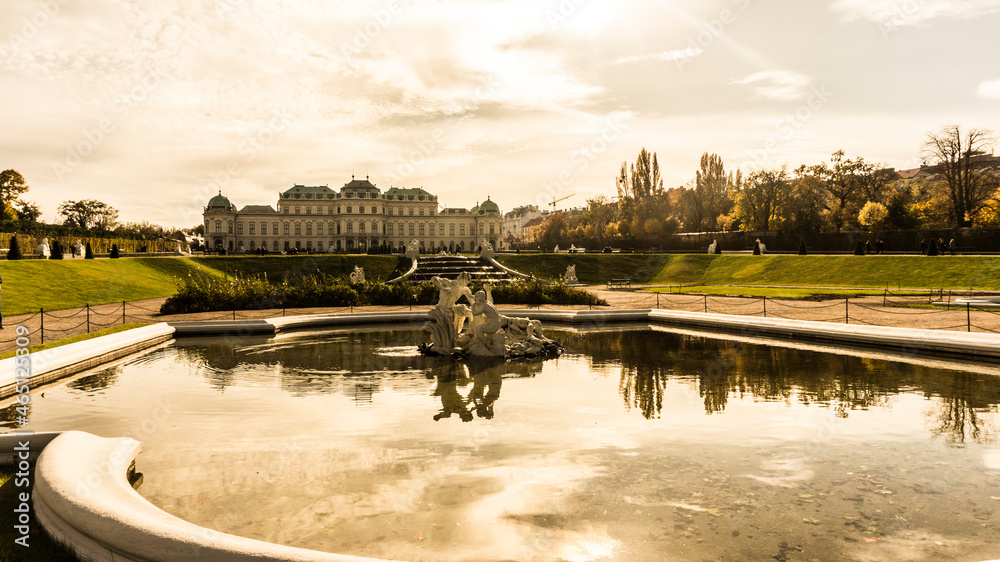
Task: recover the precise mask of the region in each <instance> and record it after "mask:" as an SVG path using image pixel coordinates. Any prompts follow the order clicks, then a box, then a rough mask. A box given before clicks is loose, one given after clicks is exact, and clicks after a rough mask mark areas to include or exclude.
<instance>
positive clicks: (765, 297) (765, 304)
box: [764, 295, 767, 318]
mask: <svg viewBox="0 0 1000 562" xmlns="http://www.w3.org/2000/svg"><path fill="white" fill-rule="evenodd" d="M764 318H767V296H766V295H765V296H764Z"/></svg>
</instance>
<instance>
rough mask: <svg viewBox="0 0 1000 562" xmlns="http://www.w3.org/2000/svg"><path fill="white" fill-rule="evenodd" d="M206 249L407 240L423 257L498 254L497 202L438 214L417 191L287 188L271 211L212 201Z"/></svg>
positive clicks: (355, 246) (320, 247) (394, 245)
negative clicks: (482, 250)
mask: <svg viewBox="0 0 1000 562" xmlns="http://www.w3.org/2000/svg"><path fill="white" fill-rule="evenodd" d="M204 217H205V244H206V245H208V246H210V247H212V248H213V249H215V250H219V249H225V250H227V251H229V252H237V253H241V252H248V253H252V252H255V251H257V250H259V249H266V250H267V251H268V252H283V251H285V252H287V251H289V250H291V249H293V248H295V249H296V250H297V251H308V252H348V253H364V252H369V251H379V250H383V249H384V250H385V251H403V250H405V248H406V246H407V244H409V243H410V242H411V241H412V240H417V241H419V243H420V249H421V251H422V252H429V253H430V252H433V253H436V252H438V251H441V250H447V251H450V252H456V251H474V250H476V249H477V248H478V247H479V246H480V245H481V244H482V242H483V241H487V242H489V243H490V244H491V245H492V246H493V247H494V248H499V246H498V243H499V242H500V239H501V229H502V226H503V217H502V216H501V215H500V208H499V207H498V206H497V204H496V203H494V202H493V201H490V199H489V198H488V197H487V199H486V201H485V202H483V203H482V204H481V205H477V206H475V207H473V208H472V209H469V210H466V209H452V208H441V207H439V204H438V198H437V196H436V195H431V194H430V193H428V192H426V191H424V190H423V189H406V188H401V187H391V188H389V189H388V190H386V191H385V192H384V193H383V192H382V191H381V190H379V188H377V187H375V184H373V183H371V182H370V181H369V180H368V178H365V179H364V180H358V179H354V178H353V176H352V178H351V181H350V182H348V183H347V184H345V185H344V187H342V188H340V190H339V191H337V190H333V189H330V188H329V187H327V186H325V185H321V186H306V185H294V186H292V187H291V188H289V189H287V190H285V191H283V192H281V193H279V194H278V204H277V208H274V207H271V206H270V205H246V206H244V207H243V208H242V209H239V210H237V208H236V206H235V205H233V203H232V202H231V201H230V200H229V198H227V197H225V196H223V195H222V192H221V191H220V192H219V194H218V195H216V196H215V197H212V198H211V199H210V200H209V202H208V206H206V207H205V213H204Z"/></svg>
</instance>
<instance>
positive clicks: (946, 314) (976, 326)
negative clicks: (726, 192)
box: [0, 286, 1000, 353]
mask: <svg viewBox="0 0 1000 562" xmlns="http://www.w3.org/2000/svg"><path fill="white" fill-rule="evenodd" d="M640 288H641V287H639V288H632V289H605V288H603V287H596V286H595V287H587V288H586V290H587V291H590V292H591V293H594V294H595V295H597V296H599V297H601V298H603V299H605V300H606V301H608V304H609V305H610V306H611V308H614V309H645V308H653V309H655V308H662V309H669V310H684V311H689V312H692V313H704V312H706V311H707V312H710V313H717V314H734V315H746V316H764V315H766V316H767V317H774V318H790V319H796V320H815V321H821V322H838V323H843V322H844V321H845V318H847V317H849V321H850V323H852V324H854V323H856V324H871V325H878V326H897V327H907V328H927V329H935V330H955V331H963V332H964V331H968V330H969V329H970V327H971V331H973V332H996V333H1000V310H997V311H986V310H972V311H971V312H970V313H967V312H966V310H965V309H964V308H962V309H953V310H945V309H943V308H934V309H928V308H909V307H906V306H904V305H927V304H928V303H929V300H930V299H929V298H928V296H919V297H891V298H890V299H889V300H888V301H887V302H885V303H883V297H881V296H871V297H860V298H851V299H850V300H849V301H848V300H845V299H827V300H815V299H776V298H768V299H766V300H765V299H762V298H759V297H725V296H712V295H709V296H707V297H706V296H702V295H691V294H669V293H659V294H655V293H645V292H641V291H639V290H638V289H640ZM164 301H166V299H165V298H158V299H147V300H141V301H131V302H128V303H126V304H125V305H124V313H123V306H122V304H121V303H118V304H106V305H100V306H92V307H90V309H89V323H88V310H87V309H86V308H78V309H68V310H57V311H53V312H46V313H45V318H44V341H45V342H51V341H55V340H58V339H63V338H68V337H71V336H75V335H78V334H85V333H87V332H88V331H97V330H101V329H104V328H107V327H111V326H120V325H121V324H122V323H123V321H124V322H170V321H193V320H232V319H234V318H235V319H240V320H245V319H253V318H273V317H280V316H296V315H300V314H329V313H336V312H351V311H354V312H358V311H365V312H367V311H405V310H411V308H410V307H398V306H397V307H385V306H365V307H354V308H350V307H328V308H295V309H268V310H241V311H236V312H235V313H233V312H232V311H229V312H221V311H219V312H204V313H196V314H173V315H164V316H161V315H160V314H159V309H160V305H162V304H163V302H164ZM429 308H430V307H429V306H414V307H412V310H427V309H429ZM499 308H524V307H523V306H507V305H501V306H500V307H499ZM545 308H548V309H557V310H560V309H561V310H580V309H587V308H590V307H587V306H546V307H545ZM3 324H4V328H3V330H2V331H0V353H2V352H6V351H11V350H13V349H14V348H15V343H14V340H15V338H16V337H17V335H16V334H15V332H14V329H15V328H16V327H17V326H26V327H27V328H28V329H29V330H30V331H31V334H30V335H29V339H30V341H31V344H32V345H36V344H40V343H43V342H42V327H43V326H42V318H41V317H40V315H39V314H38V313H35V314H22V315H18V316H8V317H6V318H4V319H3Z"/></svg>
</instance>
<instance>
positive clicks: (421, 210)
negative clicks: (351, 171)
mask: <svg viewBox="0 0 1000 562" xmlns="http://www.w3.org/2000/svg"><path fill="white" fill-rule="evenodd" d="M341 208H342V207H341V206H340V205H338V206H337V214H338V215H339V214H340V210H341ZM281 209H282V211H284V214H286V215H287V214H290V213H291V212H292V211H294V214H296V215H301V214H302V207H301V206H299V205H296V206H295V207H294V208H291V210H290V208H289V207H288V205H281ZM368 209H369V207H366V206H364V205H358V214H360V215H363V214H365V213H367V212H369V211H368ZM370 209H371V211H370V212H371V214H373V215H377V214H378V207H376V206H375V205H372V206H371V207H370ZM305 210H306V214H307V215H311V214H313V207H312V205H306V207H305ZM346 210H347V214H349V215H351V214H354V205H347V206H346ZM395 211H396V212H395V214H396V215H398V216H403V214H404V213H403V208H402V207H396V208H395ZM406 211H407V213H406V214H407V215H409V216H411V217H412V216H414V211H413V207H410V208H408V209H406ZM382 212H383V213H386V208H385V207H382ZM425 212H426V214H427V215H433V214H434V208H433V207H427V208H424V207H420V208H419V209H417V213H416V214H417V216H421V217H422V216H425V215H424V213H425ZM316 214H317V215H322V214H323V207H320V206H317V207H316ZM326 214H328V215H332V214H333V207H329V206H328V207H326ZM387 214H388V215H389V216H392V215H393V207H389V208H388V213H387Z"/></svg>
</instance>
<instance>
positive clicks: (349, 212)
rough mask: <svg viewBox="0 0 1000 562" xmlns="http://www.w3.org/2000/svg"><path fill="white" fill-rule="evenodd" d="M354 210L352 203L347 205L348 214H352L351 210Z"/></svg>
mask: <svg viewBox="0 0 1000 562" xmlns="http://www.w3.org/2000/svg"><path fill="white" fill-rule="evenodd" d="M353 210H354V207H353V206H351V205H348V206H347V214H351V212H352V211H353Z"/></svg>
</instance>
